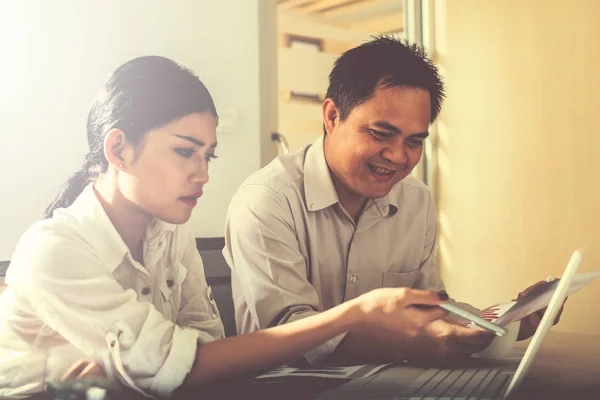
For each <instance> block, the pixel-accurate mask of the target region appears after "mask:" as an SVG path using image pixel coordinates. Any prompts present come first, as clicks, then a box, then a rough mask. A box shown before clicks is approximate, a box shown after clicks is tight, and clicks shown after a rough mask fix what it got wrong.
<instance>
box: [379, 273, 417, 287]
mask: <svg viewBox="0 0 600 400" xmlns="http://www.w3.org/2000/svg"><path fill="white" fill-rule="evenodd" d="M419 273H420V271H419V270H418V269H417V270H414V271H410V272H384V273H383V282H382V285H381V286H382V287H392V288H393V287H406V288H412V287H413V286H414V284H415V282H416V281H417V278H418V277H419Z"/></svg>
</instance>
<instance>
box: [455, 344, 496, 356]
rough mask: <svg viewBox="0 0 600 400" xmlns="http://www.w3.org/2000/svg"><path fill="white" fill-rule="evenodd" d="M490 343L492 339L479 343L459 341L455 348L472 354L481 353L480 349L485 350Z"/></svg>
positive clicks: (465, 353)
mask: <svg viewBox="0 0 600 400" xmlns="http://www.w3.org/2000/svg"><path fill="white" fill-rule="evenodd" d="M490 343H491V341H489V342H485V343H478V344H471V343H461V342H457V343H456V344H455V348H456V350H457V351H459V352H460V353H462V354H464V355H469V356H470V355H472V354H475V353H479V352H480V351H483V350H485V349H486V348H487V347H488V346H489V345H490Z"/></svg>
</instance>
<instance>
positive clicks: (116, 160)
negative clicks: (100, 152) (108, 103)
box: [104, 128, 131, 171]
mask: <svg viewBox="0 0 600 400" xmlns="http://www.w3.org/2000/svg"><path fill="white" fill-rule="evenodd" d="M128 147H130V145H129V144H128V142H127V139H126V138H125V134H124V133H123V131H122V130H120V129H117V128H113V129H111V130H110V131H108V133H107V134H106V135H105V136H104V156H105V157H106V159H107V160H108V163H109V164H110V165H112V166H113V167H114V168H116V169H118V170H120V171H124V170H125V169H126V168H127V165H128V163H129V162H131V160H130V159H129V158H130V157H128V153H129V152H130V151H128Z"/></svg>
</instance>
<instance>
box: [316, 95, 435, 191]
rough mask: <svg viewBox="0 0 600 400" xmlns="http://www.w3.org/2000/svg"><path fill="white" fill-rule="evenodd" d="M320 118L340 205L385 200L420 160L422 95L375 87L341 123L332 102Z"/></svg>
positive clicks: (426, 107) (425, 113) (424, 121)
mask: <svg viewBox="0 0 600 400" xmlns="http://www.w3.org/2000/svg"><path fill="white" fill-rule="evenodd" d="M323 113H324V119H325V121H324V122H325V129H326V130H327V135H326V136H325V147H324V148H325V157H326V159H327V163H328V165H329V168H330V169H331V171H332V173H333V180H334V182H335V183H336V188H338V195H339V196H340V200H342V201H344V199H343V198H342V197H343V196H351V197H354V198H355V199H360V198H365V197H368V198H381V197H384V196H386V195H387V194H388V193H389V192H390V190H391V189H392V187H393V186H394V185H395V184H396V183H398V182H399V181H401V180H402V179H404V178H405V177H406V176H407V175H408V174H409V173H410V172H411V171H412V169H413V168H414V167H415V165H417V163H418V162H419V160H420V159H421V154H422V151H423V140H424V139H425V137H427V134H428V133H427V131H428V128H429V121H430V119H431V107H430V98H429V92H427V91H426V90H423V89H418V88H413V87H406V86H400V87H392V88H387V89H384V88H380V87H378V88H377V89H376V90H375V92H374V94H373V96H372V97H371V98H370V99H369V100H367V101H366V102H364V103H363V104H361V105H359V106H357V107H355V108H354V109H353V110H352V111H351V112H350V114H349V115H348V117H347V118H346V120H345V121H342V122H340V119H339V113H338V112H337V108H336V106H335V104H334V103H333V101H332V100H331V99H327V100H325V103H324V105H323ZM340 185H341V186H342V190H341V191H340V189H339V186H340ZM340 192H343V193H340Z"/></svg>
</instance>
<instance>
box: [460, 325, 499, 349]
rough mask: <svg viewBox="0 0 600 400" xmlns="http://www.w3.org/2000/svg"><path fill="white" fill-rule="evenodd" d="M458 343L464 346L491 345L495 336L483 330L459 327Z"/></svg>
mask: <svg viewBox="0 0 600 400" xmlns="http://www.w3.org/2000/svg"><path fill="white" fill-rule="evenodd" d="M455 336H456V341H457V342H458V343H464V344H473V345H477V344H489V343H491V341H492V340H494V337H495V334H494V333H492V332H489V331H484V330H482V329H473V328H465V327H461V326H457V327H456V329H455Z"/></svg>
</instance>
